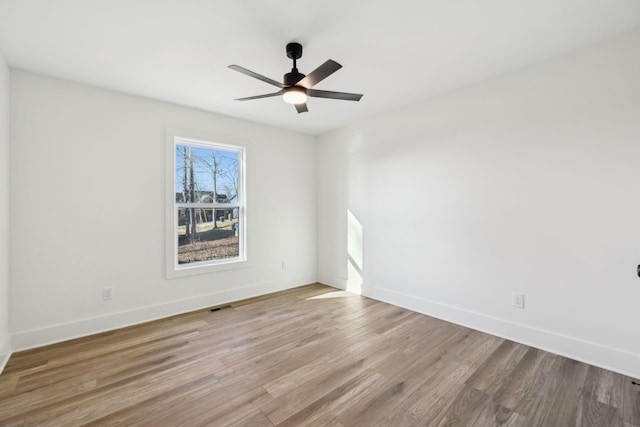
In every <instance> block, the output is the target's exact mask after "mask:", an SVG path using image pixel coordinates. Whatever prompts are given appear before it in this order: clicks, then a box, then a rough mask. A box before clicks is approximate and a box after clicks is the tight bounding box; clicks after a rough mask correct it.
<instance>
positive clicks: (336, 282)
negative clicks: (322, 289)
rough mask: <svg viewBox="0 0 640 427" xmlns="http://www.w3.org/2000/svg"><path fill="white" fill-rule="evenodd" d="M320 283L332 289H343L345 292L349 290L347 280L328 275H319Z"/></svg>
mask: <svg viewBox="0 0 640 427" xmlns="http://www.w3.org/2000/svg"><path fill="white" fill-rule="evenodd" d="M318 282H320V283H322V284H323V285H327V286H331V287H332V288H337V289H342V290H343V291H344V290H346V289H347V281H346V279H341V278H339V277H335V276H332V275H331V274H327V273H318Z"/></svg>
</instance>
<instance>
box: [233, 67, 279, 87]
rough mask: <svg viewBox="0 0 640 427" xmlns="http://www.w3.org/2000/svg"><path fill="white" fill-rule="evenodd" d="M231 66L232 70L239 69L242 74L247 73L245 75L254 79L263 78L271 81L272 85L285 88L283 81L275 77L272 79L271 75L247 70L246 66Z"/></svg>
mask: <svg viewBox="0 0 640 427" xmlns="http://www.w3.org/2000/svg"><path fill="white" fill-rule="evenodd" d="M229 68H231V69H232V70H235V71H238V72H240V73H242V74H245V75H247V76H249V77H253V78H254V79H258V80H262V81H263V82H265V83H269V84H270V85H274V86H277V87H279V88H281V89H282V88H284V85H283V84H282V83H280V82H277V81H275V80H273V79H270V78H269V77H265V76H262V75H260V74H258V73H254V72H253V71H251V70H247V69H246V68H243V67H241V66H239V65H229Z"/></svg>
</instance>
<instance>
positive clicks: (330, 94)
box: [307, 89, 362, 101]
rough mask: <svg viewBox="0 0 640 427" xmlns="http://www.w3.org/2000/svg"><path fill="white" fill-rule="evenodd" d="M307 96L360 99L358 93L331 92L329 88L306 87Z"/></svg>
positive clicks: (347, 99)
mask: <svg viewBox="0 0 640 427" xmlns="http://www.w3.org/2000/svg"><path fill="white" fill-rule="evenodd" d="M307 96H313V97H316V98H330V99H342V100H343V101H360V98H362V95H361V94H359V93H346V92H331V91H329V90H318V89H307Z"/></svg>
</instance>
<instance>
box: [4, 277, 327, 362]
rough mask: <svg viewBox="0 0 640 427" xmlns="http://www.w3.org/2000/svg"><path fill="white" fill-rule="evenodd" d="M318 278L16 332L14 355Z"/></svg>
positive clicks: (259, 285) (294, 279)
mask: <svg viewBox="0 0 640 427" xmlns="http://www.w3.org/2000/svg"><path fill="white" fill-rule="evenodd" d="M316 279H317V277H316V275H315V274H310V275H303V276H295V277H288V278H284V279H281V280H273V281H268V282H263V283H256V284H252V285H248V286H242V287H238V288H235V289H228V290H225V291H220V292H214V293H210V294H205V295H199V296H196V297H190V298H185V299H182V300H175V301H170V302H166V303H163V304H158V305H150V306H144V307H138V308H135V309H132V310H126V311H121V312H117V313H110V314H107V315H103V316H96V317H90V318H84V319H78V320H75V321H73V322H68V323H60V324H57V325H51V326H47V327H45V328H38V329H31V330H28V331H21V332H16V333H13V334H12V336H11V344H12V347H13V350H14V352H17V351H22V350H28V349H30V348H35V347H41V346H43V345H48V344H54V343H57V342H61V341H67V340H70V339H74V338H80V337H84V336H87V335H93V334H97V333H100V332H105V331H110V330H113V329H118V328H123V327H126V326H131V325H135V324H138V323H144V322H149V321H151V320H156V319H162V318H164V317H169V316H174V315H176V314H181V313H187V312H189V311H194V310H200V309H203V308H207V307H212V306H215V305H220V304H226V303H229V302H233V301H238V300H242V299H246V298H251V297H255V296H258V295H264V294H268V293H271V292H277V291H282V290H285V289H291V288H295V287H297V286H302V285H306V284H309V283H315V282H316Z"/></svg>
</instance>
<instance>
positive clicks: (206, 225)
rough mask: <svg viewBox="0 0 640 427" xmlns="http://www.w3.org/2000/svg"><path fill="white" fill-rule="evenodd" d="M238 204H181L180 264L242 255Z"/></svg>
mask: <svg viewBox="0 0 640 427" xmlns="http://www.w3.org/2000/svg"><path fill="white" fill-rule="evenodd" d="M238 228H239V222H238V208H231V209H195V208H178V229H177V233H178V264H188V263H192V262H200V261H212V260H219V259H225V258H236V257H238V256H239V255H240V246H239V239H238V236H239V234H240V233H239V231H240V230H239V229H238Z"/></svg>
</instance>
